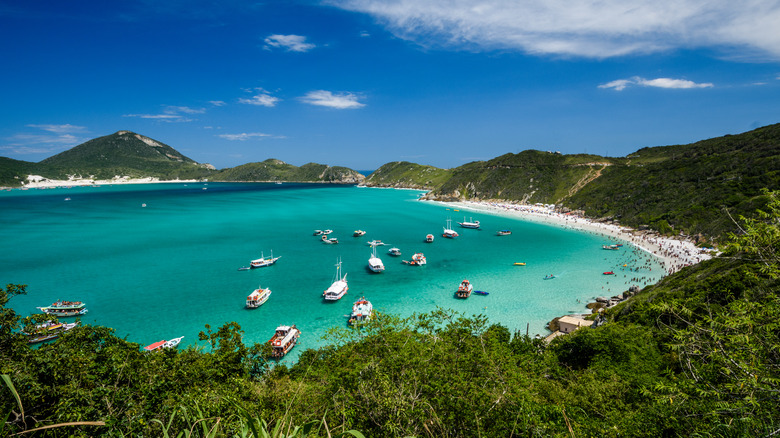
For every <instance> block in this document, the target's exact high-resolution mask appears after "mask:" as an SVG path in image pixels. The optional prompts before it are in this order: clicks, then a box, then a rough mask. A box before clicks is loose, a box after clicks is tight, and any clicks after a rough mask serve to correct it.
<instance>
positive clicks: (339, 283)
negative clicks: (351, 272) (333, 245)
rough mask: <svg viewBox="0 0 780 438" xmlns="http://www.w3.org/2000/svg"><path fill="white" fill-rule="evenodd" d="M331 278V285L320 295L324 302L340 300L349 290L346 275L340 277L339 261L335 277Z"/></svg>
mask: <svg viewBox="0 0 780 438" xmlns="http://www.w3.org/2000/svg"><path fill="white" fill-rule="evenodd" d="M333 278H334V281H333V284H331V285H330V287H329V288H328V289H326V290H325V292H323V293H322V297H323V298H325V300H326V301H336V300H340V299H341V297H343V296H344V295H345V294H346V293H347V291H348V290H349V286H348V285H347V274H344V276H343V277H342V276H341V259H339V261H338V262H337V263H336V275H335V276H334V277H333Z"/></svg>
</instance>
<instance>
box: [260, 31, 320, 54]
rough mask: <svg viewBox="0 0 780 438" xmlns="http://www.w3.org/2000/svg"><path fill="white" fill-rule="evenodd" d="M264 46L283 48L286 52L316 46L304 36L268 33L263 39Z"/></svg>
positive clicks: (306, 49)
mask: <svg viewBox="0 0 780 438" xmlns="http://www.w3.org/2000/svg"><path fill="white" fill-rule="evenodd" d="M265 44H266V45H265V48H266V49H269V50H270V48H271V47H274V48H277V49H285V50H287V51H288V52H308V51H309V50H311V49H313V48H315V47H317V46H315V45H314V44H310V43H307V42H306V37H305V36H301V35H269V36H268V37H266V39H265Z"/></svg>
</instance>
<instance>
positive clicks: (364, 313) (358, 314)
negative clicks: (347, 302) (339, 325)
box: [349, 297, 374, 325]
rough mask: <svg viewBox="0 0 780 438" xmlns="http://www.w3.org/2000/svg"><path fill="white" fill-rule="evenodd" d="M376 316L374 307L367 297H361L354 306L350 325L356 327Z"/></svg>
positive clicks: (350, 316)
mask: <svg viewBox="0 0 780 438" xmlns="http://www.w3.org/2000/svg"><path fill="white" fill-rule="evenodd" d="M373 316H374V306H372V305H371V302H370V301H368V300H367V299H366V298H365V297H360V299H359V300H357V301H355V304H353V305H352V313H351V314H350V315H349V324H350V325H356V324H361V323H365V322H368V321H370V320H371V318H373Z"/></svg>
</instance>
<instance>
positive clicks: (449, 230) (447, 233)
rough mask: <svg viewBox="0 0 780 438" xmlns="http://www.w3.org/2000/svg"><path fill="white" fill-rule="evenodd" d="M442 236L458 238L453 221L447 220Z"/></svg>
mask: <svg viewBox="0 0 780 438" xmlns="http://www.w3.org/2000/svg"><path fill="white" fill-rule="evenodd" d="M442 236H443V237H447V238H450V239H454V238H456V237H458V233H457V231H455V230H453V229H452V219H447V226H446V227H444V233H442Z"/></svg>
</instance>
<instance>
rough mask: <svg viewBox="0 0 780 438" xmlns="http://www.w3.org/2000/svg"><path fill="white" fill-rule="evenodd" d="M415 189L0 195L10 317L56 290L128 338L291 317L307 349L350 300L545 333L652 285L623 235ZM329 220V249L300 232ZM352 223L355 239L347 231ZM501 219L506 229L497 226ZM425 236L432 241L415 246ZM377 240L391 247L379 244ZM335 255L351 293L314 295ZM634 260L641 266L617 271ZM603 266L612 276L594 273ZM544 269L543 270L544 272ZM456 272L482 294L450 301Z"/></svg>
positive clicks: (256, 335) (154, 188)
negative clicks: (262, 298)
mask: <svg viewBox="0 0 780 438" xmlns="http://www.w3.org/2000/svg"><path fill="white" fill-rule="evenodd" d="M419 193H420V192H418V191H411V190H391V189H370V188H359V187H354V186H332V185H318V184H283V185H276V184H234V183H209V184H204V183H190V184H151V185H124V186H111V187H76V188H70V189H64V188H62V189H47V190H27V191H22V190H13V191H11V192H0V210H2V212H3V214H2V215H0V241H1V242H2V247H3V250H2V251H0V282H2V284H8V283H21V284H27V285H28V287H27V292H28V294H27V295H25V296H18V297H15V298H13V299H12V300H11V302H10V305H11V307H13V308H14V309H15V310H16V311H17V312H19V313H20V314H22V315H28V314H30V313H33V312H35V311H36V307H37V306H44V305H48V304H51V303H52V302H53V301H56V300H58V299H64V300H79V301H84V302H86V303H87V306H88V308H89V313H87V314H86V315H85V316H84V317H83V318H82V320H83V321H84V322H89V323H96V324H101V325H106V326H110V327H113V328H114V329H116V332H117V334H118V335H119V336H122V337H124V336H127V339H128V340H130V341H133V342H138V343H140V344H142V345H146V344H150V343H152V342H155V341H158V340H160V339H170V338H174V337H178V336H185V338H184V340H183V343H184V344H189V345H192V344H196V345H197V344H198V343H199V342H198V341H197V334H198V332H199V331H201V330H203V329H204V325H205V324H210V325H211V326H212V327H218V326H220V325H221V324H223V323H225V322H229V321H236V322H238V323H239V324H240V325H241V327H242V328H243V329H244V330H245V332H246V333H245V336H244V340H245V342H247V343H251V342H262V341H266V340H268V339H269V338H270V337H271V335H272V334H273V331H274V329H275V328H276V326H277V325H279V324H297V326H298V327H299V328H300V329H301V330H302V333H303V337H302V343H301V346H303V347H304V348H314V347H317V346H320V345H323V344H324V343H326V342H327V339H323V338H322V336H324V335H325V331H326V330H327V329H328V328H330V327H333V326H340V325H344V324H346V320H347V315H349V313H350V310H351V306H352V302H353V301H355V300H356V299H358V298H360V297H361V296H365V297H366V298H367V299H368V300H370V301H371V302H372V303H373V305H374V308H375V309H378V310H380V311H384V312H389V313H394V314H398V315H401V316H408V315H411V314H412V313H414V312H428V311H430V310H433V309H435V308H436V307H437V306H439V307H444V308H451V309H454V310H457V311H460V312H463V313H465V314H466V315H472V314H485V315H486V316H487V317H488V318H489V319H490V320H491V321H492V322H497V323H501V324H503V325H505V326H507V327H509V328H510V330H513V331H514V330H521V331H523V332H525V330H526V327H527V326H528V327H530V333H531V334H536V333H540V334H544V333H546V329H545V327H544V326H545V324H546V323H547V322H548V321H549V320H550V319H552V318H554V317H556V316H560V315H563V314H567V313H583V312H586V311H587V310H586V309H585V307H584V305H585V304H586V303H587V302H588V301H589V300H591V299H592V298H593V297H596V296H601V295H605V296H610V295H615V294H617V293H620V292H622V291H623V290H625V289H627V288H628V286H629V285H631V284H635V283H631V281H630V280H631V279H632V278H633V277H637V276H642V277H649V282H655V281H657V279H658V278H659V277H660V275H661V274H662V272H663V271H662V270H661V268H660V267H659V266H658V264H657V263H656V262H654V261H648V260H647V259H648V256H647V255H644V253H643V252H641V251H638V250H634V249H633V248H631V247H630V246H628V245H626V246H625V247H623V248H622V249H621V250H620V251H603V250H602V249H601V245H602V244H604V243H607V241H606V240H605V239H604V238H603V237H599V236H595V235H592V234H587V233H584V232H581V231H576V230H569V229H562V228H557V227H552V226H548V225H544V224H537V223H532V222H526V221H522V220H519V219H515V218H510V217H504V216H495V215H488V214H485V213H474V212H466V211H455V210H454V209H452V208H448V207H446V206H442V205H440V204H433V203H427V202H420V201H417V197H418V195H419ZM66 198H70V200H66ZM143 204H145V205H146V206H145V207H144V206H143ZM464 216H465V217H466V219H469V218H473V219H474V220H479V221H480V222H481V225H482V229H481V230H470V229H461V228H458V227H457V226H456V227H455V229H456V230H457V231H458V232H459V233H460V235H461V237H460V238H458V239H454V240H449V239H444V238H442V237H441V231H442V227H443V226H444V225H445V222H446V220H447V219H448V218H452V219H453V224H454V223H455V222H457V221H462V220H463V218H464ZM328 228H329V229H333V230H334V232H333V234H332V235H331V236H334V237H337V238H338V239H339V242H340V243H339V244H337V245H326V244H323V243H320V242H319V238H318V237H316V236H313V235H312V231H313V230H315V229H328ZM356 229H363V230H366V231H367V234H366V235H365V236H363V237H352V232H353V230H356ZM500 229H511V230H512V232H513V234H512V235H510V236H501V237H499V236H496V231H497V230H500ZM428 233H432V234H434V235H435V236H436V239H435V241H434V243H431V244H428V243H425V242H424V237H425V235H426V234H428ZM373 239H378V240H382V241H383V242H386V243H388V244H389V245H388V246H384V247H379V254H380V257H381V258H382V260H383V261H384V263H385V267H386V270H385V271H384V272H383V273H380V274H375V273H372V272H370V271H369V270H368V268H367V262H368V258H369V256H370V255H371V248H370V247H369V246H367V244H366V242H368V241H369V240H373ZM391 246H396V247H398V248H400V249H401V251H402V253H403V255H402V256H401V257H391V256H389V255H387V254H386V252H387V249H389V248H390V247H391ZM271 251H273V254H274V256H281V259H280V260H279V261H278V262H277V263H276V265H274V266H270V267H266V268H259V269H253V270H250V271H238V270H237V269H238V268H239V267H241V266H248V264H249V260H251V259H254V258H258V257H260V255H261V253H264V255H265V256H270V255H271ZM414 252H424V253H425V255H426V257H427V259H428V264H427V265H426V266H422V267H413V266H407V265H405V264H403V263H402V262H401V261H402V260H409V259H410V257H411V255H412V254H413V253H414ZM338 258H341V259H342V261H343V269H344V272H346V273H348V277H347V278H348V280H349V288H350V289H349V293H348V294H347V295H346V296H345V297H344V298H343V299H341V300H340V301H337V302H334V303H325V302H323V300H322V298H321V294H322V291H324V290H325V289H326V288H327V287H328V286H329V285H330V284H331V282H332V281H333V274H334V273H335V266H334V264H335V263H336V261H337V259H338ZM514 262H526V263H527V265H526V266H514ZM648 263H649V266H650V267H651V268H652V270H648V269H644V268H643V270H642V271H641V273H636V272H632V271H629V270H628V269H629V268H632V267H637V266H642V267H644V266H645V265H646V264H648ZM623 264H627V265H628V266H627V267H626V268H623V267H622V265H623ZM610 270H611V271H615V272H616V273H617V274H618V275H616V276H605V275H602V272H604V271H610ZM547 274H554V275H555V276H556V278H555V279H552V280H544V277H545V275H547ZM464 278H467V279H469V280H470V281H471V282H472V284H474V287H475V290H482V291H487V292H489V295H487V296H482V295H472V296H471V298H469V299H467V300H458V299H456V298H454V292H455V290H456V289H457V286H458V284H459V283H460V282H461V280H463V279H464ZM644 281H646V280H643V283H644ZM643 283H640V285H642V284H643ZM260 285H262V286H263V287H269V288H271V290H272V291H273V294H272V295H271V297H270V299H269V300H268V302H266V303H265V304H264V305H263V306H262V307H260V308H259V309H255V310H246V309H245V308H244V302H245V299H246V296H247V295H248V294H249V293H250V292H251V291H252V290H253V289H255V288H257V287H258V286H260ZM201 344H202V343H201ZM302 350H303V349H302V348H300V346H299V348H296V349H295V350H294V351H295V352H296V355H297V354H299V353H300V352H301V351H302Z"/></svg>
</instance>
